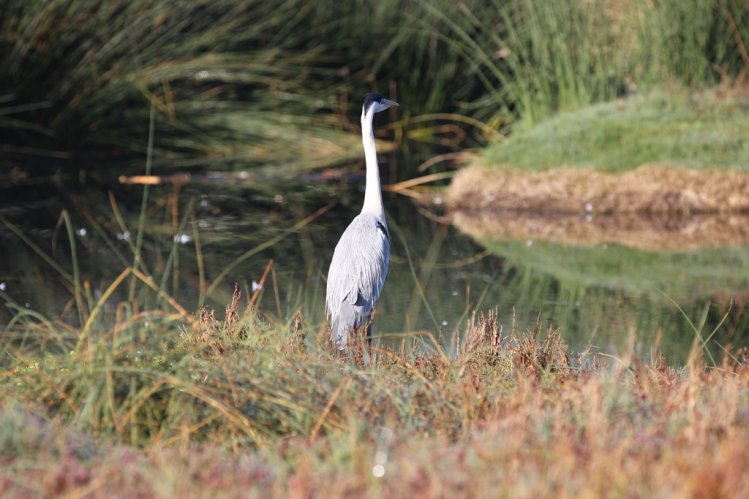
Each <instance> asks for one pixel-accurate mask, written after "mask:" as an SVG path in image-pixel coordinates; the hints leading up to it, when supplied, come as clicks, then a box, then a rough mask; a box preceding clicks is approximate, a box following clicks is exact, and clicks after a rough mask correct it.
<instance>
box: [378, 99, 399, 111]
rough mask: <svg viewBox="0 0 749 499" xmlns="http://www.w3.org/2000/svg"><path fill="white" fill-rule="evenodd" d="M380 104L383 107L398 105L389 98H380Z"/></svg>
mask: <svg viewBox="0 0 749 499" xmlns="http://www.w3.org/2000/svg"><path fill="white" fill-rule="evenodd" d="M382 104H383V105H384V106H386V107H385V109H387V108H388V107H398V103H397V102H395V101H394V100H389V99H382Z"/></svg>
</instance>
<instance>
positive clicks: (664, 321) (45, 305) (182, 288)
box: [0, 163, 749, 362]
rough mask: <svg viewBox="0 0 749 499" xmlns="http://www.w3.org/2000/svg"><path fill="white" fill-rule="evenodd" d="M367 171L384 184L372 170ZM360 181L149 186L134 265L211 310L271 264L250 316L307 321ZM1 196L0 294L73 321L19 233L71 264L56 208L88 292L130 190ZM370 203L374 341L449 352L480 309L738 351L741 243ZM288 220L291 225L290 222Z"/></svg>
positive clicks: (47, 185) (119, 258)
mask: <svg viewBox="0 0 749 499" xmlns="http://www.w3.org/2000/svg"><path fill="white" fill-rule="evenodd" d="M388 164H390V163H388ZM391 166H392V165H391ZM382 168H383V172H384V175H385V178H386V180H387V179H388V173H387V172H388V169H387V168H388V166H387V164H386V165H385V166H383V167H382ZM351 171H352V172H354V171H356V169H354V170H351ZM390 178H391V179H392V178H393V177H390ZM182 180H184V179H182ZM362 181H363V179H362V178H361V177H359V176H357V175H356V174H354V173H352V174H351V175H349V176H348V177H346V178H336V179H334V180H330V179H326V176H325V175H324V174H317V173H316V174H307V175H302V176H299V177H297V178H295V179H293V180H289V179H285V180H279V179H258V178H254V177H251V176H243V175H234V176H229V177H227V176H225V175H205V174H203V175H194V176H193V178H192V179H191V180H190V181H189V182H187V183H183V184H179V183H167V184H163V185H156V186H151V187H150V188H149V189H150V190H149V195H148V203H147V219H146V223H145V231H144V237H143V242H142V245H143V259H144V262H145V266H146V268H147V269H148V271H149V272H150V274H151V275H152V276H155V279H156V281H157V282H158V283H159V284H160V285H163V286H164V287H165V289H166V290H167V291H168V292H169V293H170V294H172V295H173V296H174V297H175V298H176V299H177V300H178V301H179V302H180V303H181V304H182V305H183V306H185V308H187V309H188V310H196V309H197V307H198V306H199V305H200V304H201V303H203V302H204V303H205V305H207V306H208V307H210V308H214V309H216V311H217V315H218V316H221V315H222V313H221V310H223V308H224V306H225V305H226V303H228V302H229V300H230V298H231V294H232V290H233V287H234V283H237V284H238V285H239V287H240V289H241V290H242V291H243V295H244V296H245V297H246V296H248V295H249V294H251V293H252V290H253V287H257V283H258V282H259V281H261V276H262V274H263V271H264V270H265V269H266V267H267V265H268V262H269V261H270V260H273V265H272V270H271V271H270V272H269V273H268V275H267V277H266V279H265V283H264V287H263V292H262V293H261V294H260V295H259V310H260V311H261V312H262V313H263V314H266V315H267V316H269V317H274V318H275V317H280V318H282V319H289V318H291V317H293V315H294V314H295V313H296V312H297V311H301V312H302V314H303V317H304V321H305V324H306V325H307V327H309V328H311V329H312V330H314V331H322V328H323V327H324V302H325V280H324V279H325V275H326V273H327V266H328V264H329V262H330V258H331V256H332V252H333V248H334V247H335V243H336V241H337V240H338V237H339V236H340V234H341V233H342V232H343V230H344V229H345V227H346V226H347V224H348V223H349V221H350V220H351V218H353V216H355V215H356V213H357V212H358V210H359V209H360V203H361V198H362V193H361V188H360V187H361V186H360V184H361V183H362ZM2 192H3V197H4V198H5V201H4V202H3V204H2V206H0V215H2V217H3V220H4V223H0V297H2V298H3V299H5V300H6V301H7V300H12V301H14V302H16V303H19V304H22V306H25V307H28V308H30V309H33V310H35V311H37V312H39V313H41V314H42V315H44V316H46V317H50V318H62V319H64V320H69V321H71V322H75V319H76V318H75V317H74V316H73V313H72V312H71V308H70V306H69V305H70V302H71V297H72V291H71V289H69V286H67V285H66V284H65V283H64V281H63V279H61V277H60V274H59V271H57V270H55V269H54V268H53V266H52V265H51V264H50V263H49V262H48V261H45V260H44V259H43V258H42V257H41V256H40V255H39V252H38V251H34V250H32V249H31V247H30V246H29V244H28V242H24V241H22V239H21V238H20V237H19V234H18V232H19V231H20V232H22V233H23V234H24V235H25V237H27V238H28V239H29V240H30V241H31V242H33V243H34V244H36V245H38V247H39V250H40V251H41V252H44V253H45V254H46V255H48V257H49V258H50V259H51V260H53V261H54V262H56V264H57V265H59V266H61V267H62V268H63V269H64V270H66V271H67V272H72V271H73V265H72V264H71V262H72V255H71V247H70V244H69V241H68V238H67V231H66V228H65V225H64V224H62V223H60V215H61V213H62V211H63V209H66V210H67V211H68V212H69V213H70V215H71V219H72V225H73V227H74V233H75V236H74V237H75V240H76V251H77V255H78V258H77V260H78V264H79V270H80V274H81V278H82V280H83V281H85V282H88V283H89V284H90V287H91V289H92V292H93V294H94V295H96V294H97V293H101V292H102V291H103V290H104V289H106V288H107V286H108V285H109V284H110V283H111V282H112V280H113V279H114V278H115V277H116V276H117V275H118V274H119V273H120V272H121V271H122V269H124V268H125V267H127V266H128V265H130V264H132V260H133V251H132V248H133V247H134V245H135V244H136V243H137V238H136V234H137V228H138V216H139V213H140V210H141V202H142V200H143V192H144V188H143V186H142V185H124V184H120V183H119V182H118V181H117V178H116V177H115V176H112V177H111V178H105V179H102V178H98V179H97V180H96V181H94V180H92V179H90V178H85V177H80V178H74V179H71V178H68V179H62V180H60V179H57V180H50V181H45V182H41V183H35V184H33V185H30V184H28V183H23V182H17V183H15V184H13V185H11V184H10V183H8V184H7V185H5V186H4V187H3V190H2ZM385 203H386V210H387V216H388V223H389V226H390V232H391V238H392V247H391V251H392V262H391V267H390V273H389V276H388V281H387V284H386V286H385V289H384V291H383V294H382V296H381V298H380V301H379V303H378V310H377V317H376V320H375V324H374V328H373V330H374V331H375V334H377V335H381V336H384V337H391V338H399V337H403V336H407V335H409V334H412V333H417V336H418V333H424V332H431V333H433V334H434V335H435V336H436V337H437V338H438V339H439V341H441V342H442V343H443V344H444V345H446V348H449V349H453V348H454V346H452V345H453V344H452V342H453V341H454V339H455V337H456V335H460V334H461V333H462V332H463V331H465V329H466V325H467V322H468V321H469V320H470V319H471V317H472V316H473V315H474V314H476V313H477V312H481V311H483V312H486V311H489V310H492V309H494V310H496V311H497V313H498V315H499V320H500V322H501V323H502V324H503V327H504V330H505V332H508V331H509V330H510V329H511V327H512V324H513V322H514V323H515V328H516V329H518V330H521V331H522V330H525V329H526V328H529V327H532V326H533V325H534V324H535V323H536V321H537V320H540V321H541V323H542V325H543V329H544V330H545V329H546V328H547V327H548V326H552V327H554V328H559V329H560V330H561V333H562V335H563V337H564V338H565V340H566V341H567V342H568V343H569V344H570V345H571V346H572V348H573V349H574V350H580V349H583V348H585V347H586V346H587V345H592V346H593V347H594V348H596V349H597V350H600V351H603V352H607V353H610V354H614V355H624V352H625V351H626V350H627V348H628V345H631V344H634V348H635V349H636V351H637V353H638V354H640V355H641V356H642V357H644V358H646V359H648V358H650V352H651V347H652V345H653V344H654V342H655V341H659V344H660V348H661V350H663V351H664V352H665V353H666V355H667V358H668V359H669V361H672V362H683V361H684V359H685V358H686V355H687V352H688V351H689V348H690V346H691V345H692V342H693V340H694V338H695V330H698V331H699V332H700V333H701V335H702V336H703V338H705V339H706V340H707V343H708V344H709V348H710V350H711V351H712V353H713V354H714V355H716V356H717V357H719V356H720V355H721V352H722V349H723V348H724V347H730V348H731V349H732V350H733V351H735V349H736V348H739V347H742V346H746V345H749V331H748V329H749V326H748V324H749V318H748V316H749V314H747V313H746V303H747V301H748V300H749V250H748V247H747V245H746V244H738V245H730V246H724V247H714V246H710V245H708V246H709V247H707V248H692V249H690V250H687V251H679V250H678V249H674V248H670V249H668V250H640V249H635V248H631V247H627V246H626V245H623V244H616V243H613V244H612V243H595V244H590V243H586V244H581V245H571V244H569V243H565V244H557V243H553V242H548V241H544V240H542V239H532V238H527V237H523V238H521V239H515V240H512V239H503V238H502V237H492V235H491V233H488V234H487V233H486V232H483V233H481V235H480V236H476V237H477V239H473V238H472V237H470V236H469V235H466V234H464V233H463V232H461V230H459V229H458V228H456V227H454V226H452V225H450V224H448V223H445V222H444V220H442V219H441V218H436V217H429V216H425V215H424V213H426V212H429V211H438V210H439V206H433V207H427V208H426V209H425V208H422V207H419V206H417V205H415V204H414V203H413V202H412V200H411V199H410V198H407V197H405V196H399V195H394V194H386V195H385ZM316 212H317V215H316V216H313V217H311V218H306V217H309V216H310V215H311V214H314V213H316ZM503 216H506V217H511V216H512V215H509V214H508V215H501V214H497V215H496V216H493V217H491V218H492V223H493V224H497V223H499V224H500V225H501V224H502V220H503V218H502V217H503ZM588 218H589V217H588ZM588 221H590V220H588ZM9 224H12V226H13V227H14V228H15V230H13V229H12V228H11V227H9ZM295 224H298V225H301V227H299V228H298V229H297V230H293V227H294V226H295ZM464 230H465V229H464ZM468 232H471V233H474V232H472V231H470V230H469V231H468ZM474 235H475V234H474ZM503 237H506V235H505V236H503ZM201 289H202V290H203V292H202V293H201ZM205 291H209V292H208V293H206V292H205ZM116 298H121V299H124V298H125V297H124V296H120V297H116ZM144 300H145V298H144ZM143 303H144V304H145V305H147V304H148V303H147V302H145V301H144V302H143ZM11 318H12V312H11V311H10V310H9V309H7V308H5V307H3V308H2V309H0V320H1V321H2V324H3V325H4V324H7V323H8V321H10V320H11ZM713 332H714V334H713V335H712V336H711V337H710V338H709V339H707V337H708V336H710V335H711V333H713ZM657 339H659V340H657Z"/></svg>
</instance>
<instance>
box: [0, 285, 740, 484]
mask: <svg viewBox="0 0 749 499" xmlns="http://www.w3.org/2000/svg"><path fill="white" fill-rule="evenodd" d="M154 312H156V311H154ZM496 319H497V318H496V316H495V315H493V314H489V315H488V316H486V317H481V318H479V319H477V320H475V321H473V322H471V323H470V324H469V325H468V327H467V329H466V332H465V334H464V335H463V340H462V341H461V343H460V345H459V348H458V349H457V352H456V353H454V354H453V353H451V354H448V353H447V352H442V351H439V350H436V351H434V350H433V351H431V352H430V351H424V350H422V349H412V348H410V346H408V345H404V348H402V349H401V351H400V352H398V351H393V350H390V349H387V348H384V349H380V350H378V351H377V352H376V360H375V361H374V364H373V365H369V366H362V365H352V364H350V363H347V362H345V361H343V360H342V359H339V358H336V356H335V355H333V354H332V353H331V350H330V349H329V347H328V345H325V344H324V343H321V342H319V340H320V339H324V338H325V337H326V335H325V334H321V335H317V334H315V332H314V331H310V329H309V328H308V327H307V326H306V325H305V324H304V322H303V321H298V320H297V321H291V322H288V323H286V322H279V323H272V322H267V321H265V320H263V319H262V318H261V317H260V316H259V315H258V314H257V313H256V312H255V311H253V310H251V309H248V308H246V307H245V306H244V305H243V304H242V300H241V299H240V297H238V296H237V297H236V299H235V300H233V301H232V302H231V303H230V304H229V305H228V306H227V308H226V312H225V315H224V318H223V320H219V319H217V318H216V317H215V314H214V313H212V312H209V311H203V312H202V313H201V314H200V315H199V316H195V317H193V318H192V319H187V320H185V319H178V320H177V321H175V319H173V318H168V317H166V316H160V315H159V314H153V315H143V316H142V317H140V318H136V317H133V318H130V319H124V320H120V321H117V322H116V323H115V324H114V325H113V327H111V328H100V327H97V328H96V329H94V330H92V334H90V335H89V336H88V337H87V339H86V340H85V343H84V345H83V348H80V349H75V348H74V347H73V346H74V343H75V339H76V332H75V331H72V330H70V329H69V328H68V327H66V326H65V325H62V324H57V323H49V322H46V323H45V322H38V321H36V320H34V319H33V318H31V317H19V321H18V322H17V326H18V327H13V328H11V329H10V330H9V331H7V332H6V334H4V335H3V337H2V344H1V346H2V354H3V355H2V356H0V362H2V367H3V371H2V374H0V389H2V391H3V393H4V397H3V400H2V402H0V456H1V457H2V459H3V469H2V471H0V492H3V493H9V494H11V493H12V494H36V495H49V494H59V493H69V494H82V495H87V494H93V495H95V496H105V495H112V494H116V495H119V494H131V493H133V491H140V492H142V493H143V494H144V495H159V496H160V495H164V496H167V495H171V494H173V493H174V491H175V490H176V491H180V493H182V494H185V493H186V494H189V495H202V494H203V493H204V491H207V490H209V489H210V490H211V491H212V493H216V492H218V493H219V494H222V493H226V494H232V495H233V494H246V493H247V492H248V491H253V492H254V493H258V494H262V495H279V496H281V495H283V496H288V495H293V494H296V493H300V494H301V495H304V496H309V495H325V496H331V495H338V494H341V495H348V496H350V495H354V496H364V495H367V494H382V493H390V494H398V495H400V494H403V491H404V490H408V491H409V492H408V493H409V494H422V493H427V492H428V491H432V490H439V491H441V492H442V493H448V492H449V493H450V494H477V495H481V494H482V493H483V492H484V491H486V490H498V489H499V488H501V489H502V490H505V491H508V493H510V494H514V493H518V494H521V493H527V494H530V495H548V494H550V493H552V491H553V492H555V493H559V491H560V490H561V491H564V493H565V494H569V495H585V494H593V495H600V494H605V493H606V492H607V491H610V490H611V487H612V486H613V487H615V489H616V491H617V494H618V493H621V494H625V493H630V494H632V493H634V494H636V495H663V494H667V495H668V494H671V493H674V492H673V491H674V490H677V491H680V492H678V493H677V495H697V494H700V493H702V492H701V491H705V492H706V493H707V492H710V491H713V492H714V491H715V490H723V488H724V487H725V488H726V489H728V490H730V491H731V492H732V493H740V494H741V493H743V491H746V490H747V487H749V483H747V479H746V474H745V473H744V472H743V471H744V470H745V467H746V465H747V463H749V455H747V453H746V452H745V440H746V438H747V435H746V431H747V430H746V428H747V420H746V419H747V404H749V399H748V398H747V393H748V392H747V386H748V384H749V378H748V374H749V373H748V372H747V370H746V358H745V353H744V354H742V353H741V352H738V353H737V354H736V355H733V354H732V355H733V358H732V357H731V356H728V355H726V356H725V361H723V363H722V364H721V365H720V367H719V368H713V369H710V368H707V367H706V366H705V365H704V363H703V362H702V359H701V354H700V352H701V348H700V347H699V345H697V346H696V347H695V350H694V354H693V355H692V357H691V359H690V361H689V364H688V366H687V367H685V368H682V369H676V368H672V367H668V366H667V365H666V364H665V363H664V361H663V359H662V358H661V357H659V355H658V353H657V351H654V352H653V353H652V358H651V361H650V363H647V364H645V363H643V362H642V361H640V360H638V358H637V357H635V356H632V357H630V356H624V357H622V358H616V359H610V362H609V361H608V360H607V358H606V357H596V356H594V355H592V354H590V353H589V352H584V353H583V354H581V355H575V354H573V353H572V352H570V351H569V349H568V348H567V347H566V345H565V344H564V343H563V342H561V340H560V337H559V334H558V332H554V331H547V332H543V331H539V330H535V331H529V332H527V333H520V332H517V331H502V329H501V328H500V327H499V326H498V324H497V322H496ZM182 321H184V322H182ZM180 322H182V324H180ZM323 341H324V340H323ZM71 350H72V351H71ZM742 355H744V356H742ZM32 463H33V465H32ZM513 463H514V464H513ZM518 463H522V465H518ZM383 474H384V475H385V479H384V480H381V479H380V477H382V476H383ZM695 476H700V477H702V478H701V479H697V478H695ZM612 484H613V485H612Z"/></svg>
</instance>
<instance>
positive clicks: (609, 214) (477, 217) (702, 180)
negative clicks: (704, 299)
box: [446, 165, 749, 251]
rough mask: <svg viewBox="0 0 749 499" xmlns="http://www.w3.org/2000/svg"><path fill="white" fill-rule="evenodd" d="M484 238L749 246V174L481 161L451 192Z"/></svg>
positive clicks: (461, 217)
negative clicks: (528, 168) (538, 168)
mask: <svg viewBox="0 0 749 499" xmlns="http://www.w3.org/2000/svg"><path fill="white" fill-rule="evenodd" d="M446 201H447V206H448V208H449V211H450V213H451V216H452V219H453V223H454V224H455V225H456V226H457V227H458V228H459V229H460V230H461V231H463V232H465V233H467V234H469V235H471V236H472V237H474V238H477V239H515V240H533V239H543V240H548V241H552V242H558V243H562V244H585V245H596V244H604V243H619V244H624V245H627V246H631V247H635V248H640V249H643V250H653V251H683V250H690V249H697V248H702V247H717V246H727V245H740V244H747V243H749V173H746V172H742V171H738V170H690V169H686V168H679V167H671V166H658V165H648V166H642V167H639V168H637V169H635V170H632V171H629V172H626V173H622V174H606V173H601V172H597V171H591V170H581V169H573V168H560V169H555V170H549V171H543V172H519V171H516V170H509V169H508V170H500V169H497V168H487V167H481V166H473V167H469V168H466V169H464V170H462V171H461V172H460V173H459V174H458V175H456V177H455V178H454V179H453V182H452V183H451V185H450V188H449V189H448V191H447V196H446Z"/></svg>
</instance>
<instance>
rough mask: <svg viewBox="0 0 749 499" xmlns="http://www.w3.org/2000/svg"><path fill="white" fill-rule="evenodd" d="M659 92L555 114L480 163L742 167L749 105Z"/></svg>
mask: <svg viewBox="0 0 749 499" xmlns="http://www.w3.org/2000/svg"><path fill="white" fill-rule="evenodd" d="M718 94H719V93H718V92H711V93H700V94H687V93H686V92H685V91H683V90H674V89H664V90H660V91H658V92H655V93H653V94H650V95H639V96H636V97H630V98H628V99H620V100H616V101H613V102H606V103H603V104H598V105H595V106H590V107H587V108H584V109H581V110H579V111H575V112H569V113H563V114H560V115H558V116H556V117H554V118H552V119H549V120H547V121H545V122H543V123H541V124H539V125H538V126H536V127H533V128H530V129H527V130H519V131H517V132H516V133H515V134H514V135H513V136H512V137H511V138H510V139H509V140H508V141H506V142H504V143H501V144H495V145H493V146H490V147H489V148H487V150H486V151H485V153H484V155H483V157H482V162H483V163H486V164H489V165H510V166H512V167H515V168H519V169H522V170H546V169H549V168H553V167H557V166H561V165H565V166H575V167H580V168H595V169H597V170H601V171H606V172H620V171H625V170H630V169H633V168H635V167H637V166H640V165H643V164H649V163H665V164H673V165H679V166H686V167H689V168H698V169H704V168H712V167H736V168H741V169H749V141H747V140H746V138H747V137H749V100H743V99H738V98H722V97H720V96H719V95H718Z"/></svg>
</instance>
